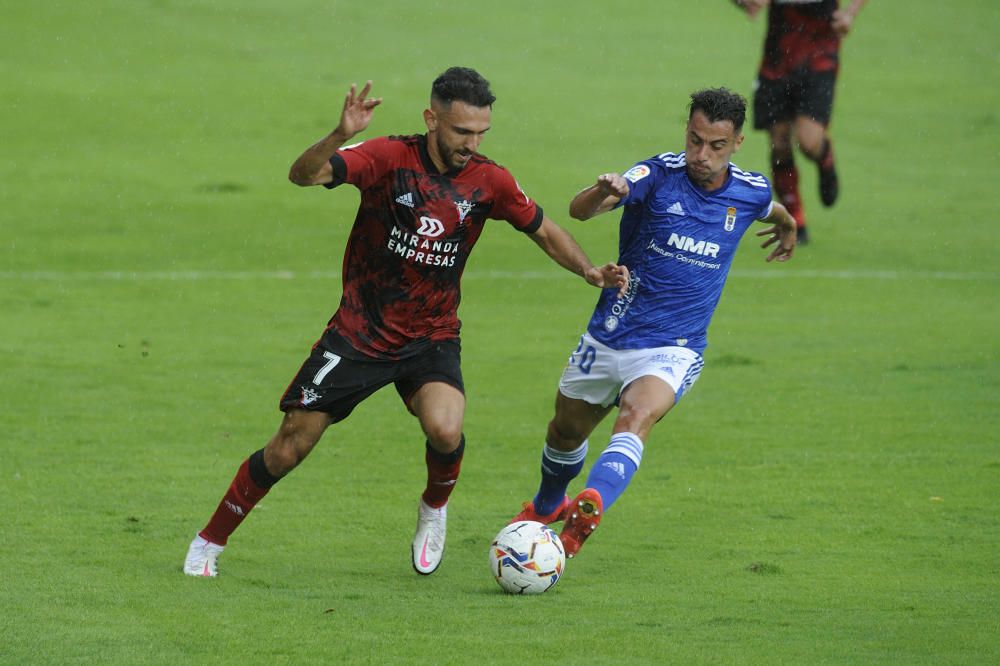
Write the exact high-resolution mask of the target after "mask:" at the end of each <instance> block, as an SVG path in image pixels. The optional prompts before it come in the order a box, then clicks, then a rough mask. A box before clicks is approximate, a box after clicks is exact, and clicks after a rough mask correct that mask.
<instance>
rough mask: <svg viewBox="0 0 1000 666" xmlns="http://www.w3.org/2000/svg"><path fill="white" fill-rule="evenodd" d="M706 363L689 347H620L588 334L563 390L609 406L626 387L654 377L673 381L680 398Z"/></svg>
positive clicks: (568, 369)
mask: <svg viewBox="0 0 1000 666" xmlns="http://www.w3.org/2000/svg"><path fill="white" fill-rule="evenodd" d="M704 364H705V361H704V359H702V357H701V354H699V353H698V352H695V351H692V350H690V349H687V348H686V347H655V348H653V349H622V350H618V349H612V348H611V347H608V346H606V345H602V344H601V343H600V342H598V341H597V340H595V339H594V338H592V337H590V334H589V333H584V334H583V335H582V336H580V344H579V345H577V348H576V351H574V352H573V353H572V354H570V357H569V362H568V363H567V364H566V369H565V370H563V374H562V377H561V378H560V379H559V392H560V393H562V394H563V395H564V396H566V397H567V398H576V399H578V400H585V401H587V402H589V403H591V404H592V405H601V406H602V407H608V406H610V405H612V404H615V403H617V401H618V396H619V395H620V394H621V392H622V389H623V388H625V387H626V386H628V385H629V384H630V383H632V382H634V381H635V380H637V379H639V378H640V377H646V376H653V377H659V378H660V379H662V380H663V381H665V382H666V383H667V384H669V385H670V387H671V388H672V389H673V390H674V399H675V400H678V401H679V400H680V399H681V396H682V395H684V393H685V392H686V391H687V390H688V389H690V388H691V386H693V385H694V383H695V381H697V379H698V375H700V374H701V368H702V366H703V365H704Z"/></svg>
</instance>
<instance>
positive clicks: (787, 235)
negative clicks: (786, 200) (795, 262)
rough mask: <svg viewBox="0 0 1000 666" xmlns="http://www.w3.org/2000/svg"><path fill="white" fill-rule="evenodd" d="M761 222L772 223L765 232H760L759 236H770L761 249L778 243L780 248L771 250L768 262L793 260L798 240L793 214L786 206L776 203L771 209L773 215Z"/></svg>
mask: <svg viewBox="0 0 1000 666" xmlns="http://www.w3.org/2000/svg"><path fill="white" fill-rule="evenodd" d="M761 222H770V223H771V226H770V227H769V228H767V229H764V230H763V231H758V232H757V235H758V236H768V238H767V240H765V241H764V242H763V243H761V244H760V246H761V247H768V246H769V245H773V244H774V243H778V247H776V248H774V249H773V250H771V254H769V255H767V261H774V260H775V259H777V260H778V261H788V260H789V259H791V258H792V252H794V251H795V242H796V239H797V231H796V228H795V218H794V217H792V215H791V213H789V212H788V209H786V208H785V207H784V206H782V205H781V204H780V203H778V202H774V204H772V208H771V214H770V215H768V216H767V217H765V218H764V219H763V220H761Z"/></svg>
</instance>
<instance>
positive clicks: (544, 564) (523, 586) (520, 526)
mask: <svg viewBox="0 0 1000 666" xmlns="http://www.w3.org/2000/svg"><path fill="white" fill-rule="evenodd" d="M565 567H566V551H565V550H563V545H562V542H561V541H560V540H559V535H558V534H556V533H555V532H553V531H552V529H551V528H549V527H548V526H547V525H543V524H541V523H536V522H534V521H531V520H522V521H520V522H516V523H511V524H510V525H508V526H507V527H505V528H503V529H502V530H500V533H499V534H497V535H496V538H495V539H493V543H492V544H491V545H490V570H491V571H492V572H493V577H494V578H496V579H497V583H499V584H500V587H502V588H503V590H504V592H508V593H510V594H541V593H542V592H545V591H547V590H550V589H552V586H553V585H555V584H556V583H557V582H558V581H559V578H560V577H562V572H563V569H564V568H565Z"/></svg>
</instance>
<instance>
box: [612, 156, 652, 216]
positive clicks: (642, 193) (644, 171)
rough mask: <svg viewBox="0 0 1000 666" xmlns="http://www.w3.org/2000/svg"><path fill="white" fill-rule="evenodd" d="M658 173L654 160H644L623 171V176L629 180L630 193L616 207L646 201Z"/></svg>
mask: <svg viewBox="0 0 1000 666" xmlns="http://www.w3.org/2000/svg"><path fill="white" fill-rule="evenodd" d="M656 173H657V172H656V164H655V162H653V161H652V160H643V161H642V162H639V163H637V164H636V165H635V166H633V167H632V168H631V169H629V170H628V171H626V172H625V173H623V174H622V177H623V178H624V179H625V180H626V181H628V194H626V195H625V196H624V197H622V199H621V200H620V201H619V202H618V203H617V204H615V208H618V207H620V206H631V205H633V204H641V203H644V202H645V201H646V198H647V197H648V196H649V193H650V192H652V191H653V189H654V187H653V186H654V185H655V184H656Z"/></svg>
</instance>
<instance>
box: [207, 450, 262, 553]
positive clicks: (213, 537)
mask: <svg viewBox="0 0 1000 666" xmlns="http://www.w3.org/2000/svg"><path fill="white" fill-rule="evenodd" d="M269 490H270V488H261V487H260V486H258V485H257V484H256V483H254V480H253V479H252V478H251V476H250V459H249V458H247V459H246V460H244V461H243V464H242V465H240V468H239V470H237V472H236V477H235V478H233V482H232V483H231V484H230V485H229V490H227V491H226V494H225V495H224V496H223V497H222V501H221V502H219V508H217V509H216V510H215V513H214V514H212V518H211V520H209V521H208V525H206V526H205V529H203V530H202V531H201V532H199V533H198V534H199V536H201V537H202V538H204V539H207V540H209V541H211V542H212V543H216V544H219V545H220V546H225V545H226V542H227V541H228V540H229V535H230V534H232V533H233V532H234V531H235V530H236V528H237V527H239V526H240V523H242V522H243V519H244V518H246V516H247V514H248V513H250V510H251V509H253V508H254V507H255V506H257V502H259V501H260V500H261V499H263V497H264V495H266V494H267V491H269Z"/></svg>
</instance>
